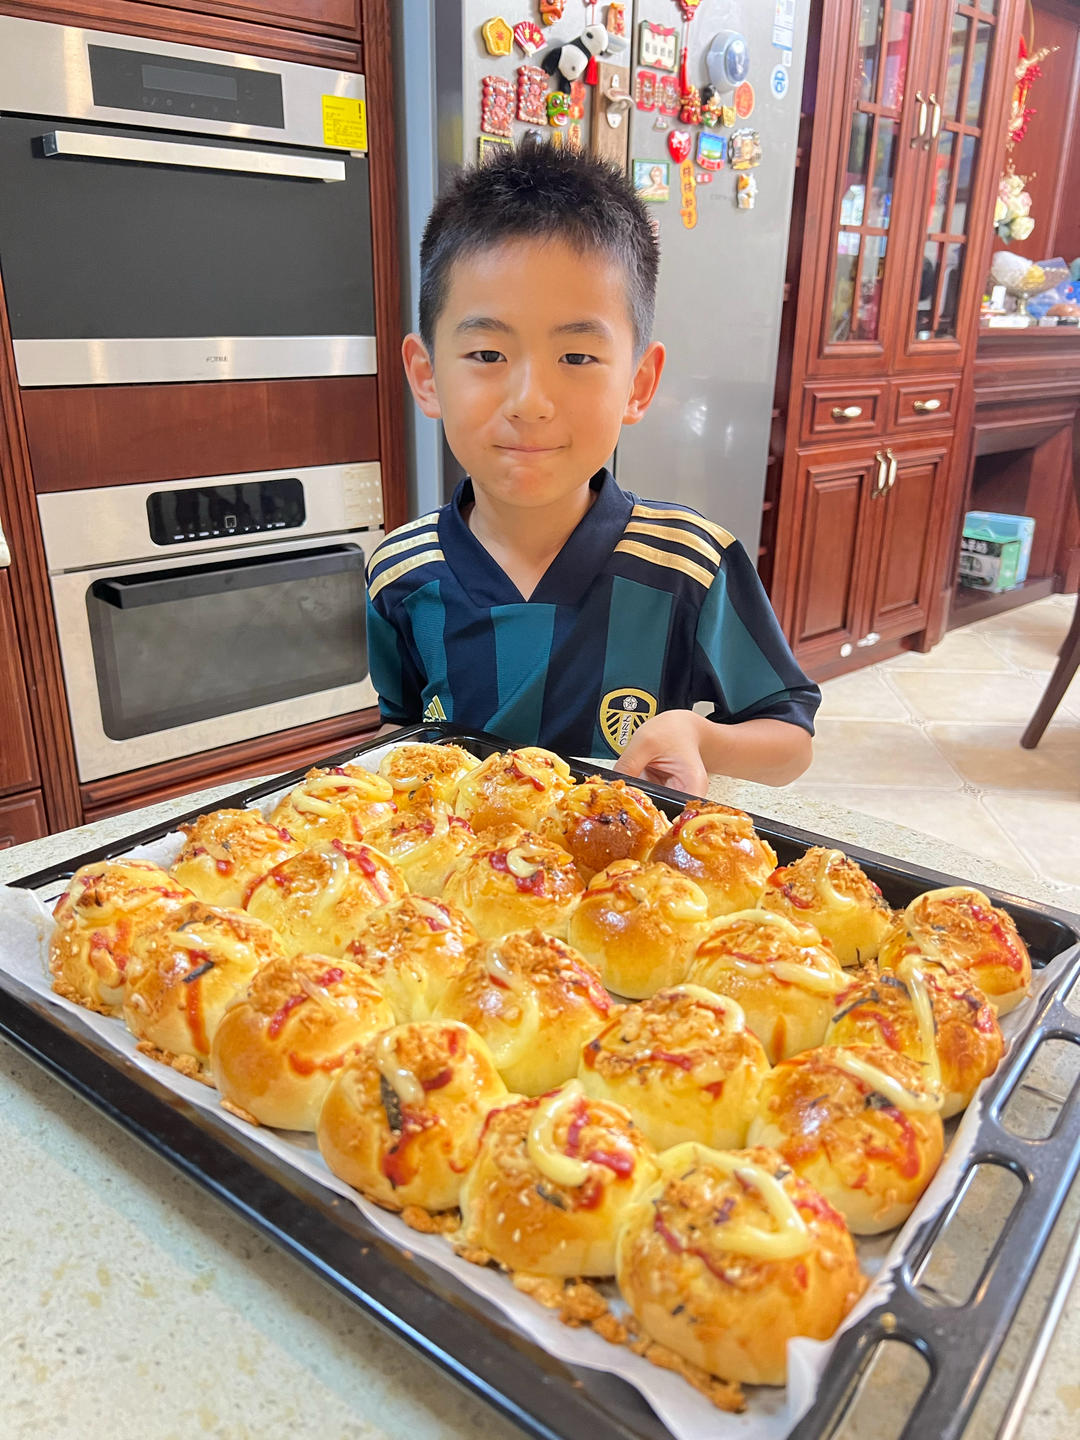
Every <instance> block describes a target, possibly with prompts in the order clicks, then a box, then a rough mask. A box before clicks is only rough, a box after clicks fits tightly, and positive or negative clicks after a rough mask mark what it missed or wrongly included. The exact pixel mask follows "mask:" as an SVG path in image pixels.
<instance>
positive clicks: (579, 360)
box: [402, 239, 664, 509]
mask: <svg viewBox="0 0 1080 1440" xmlns="http://www.w3.org/2000/svg"><path fill="white" fill-rule="evenodd" d="M434 351H435V353H434V356H433V357H431V356H429V355H428V353H427V351H426V349H425V348H424V346H423V343H422V342H421V340H420V338H419V336H416V335H410V336H408V337H407V338H406V340H405V344H404V346H403V351H402V353H403V356H404V360H405V368H406V372H407V374H408V377H409V383H410V385H411V386H412V390H413V393H414V395H415V396H416V399H417V403H418V404H419V406H420V408H421V410H422V411H423V412H424V414H425V415H430V416H434V417H441V419H442V422H443V426H444V428H445V430H446V439H447V443H448V444H449V446H450V448H451V450H452V451H453V452H454V454H455V456H456V457H457V459H458V461H459V462H460V464H461V465H462V466H463V468H464V469H465V470H466V472H467V473H468V474H469V475H470V476H471V477H472V479H473V483H474V485H475V487H476V489H477V490H478V491H479V492H481V493H482V494H483V495H484V496H486V497H488V498H490V499H492V500H495V501H498V502H500V503H502V504H505V505H513V506H520V507H525V508H529V509H531V508H534V507H537V506H542V505H551V504H556V503H558V502H559V501H560V500H562V499H563V498H565V497H566V496H568V495H571V494H573V493H574V492H575V491H577V490H579V489H580V488H581V487H582V486H584V485H586V484H587V483H588V481H589V479H590V478H591V476H593V475H594V474H595V473H596V471H597V470H599V469H600V467H601V466H602V465H603V464H604V463H605V461H606V460H607V458H608V456H609V455H610V454H611V452H612V451H613V450H614V448H615V444H616V442H617V440H618V438H619V430H620V428H621V427H622V426H623V425H632V424H634V423H635V422H636V421H638V420H640V419H641V417H642V415H644V413H645V411H646V409H647V408H648V406H649V402H650V401H651V400H652V397H653V395H654V393H655V391H656V386H657V382H658V381H659V378H660V371H661V368H662V366H663V360H664V351H663V347H662V346H661V345H657V344H654V345H650V346H649V348H648V350H646V352H645V354H644V355H643V356H642V357H641V359H640V360H637V361H635V359H634V332H633V326H632V323H631V319H630V306H629V301H628V297H627V277H626V271H625V269H624V267H623V266H621V265H620V264H619V263H618V261H617V260H614V259H611V258H608V257H607V256H604V255H596V254H584V255H583V254H581V253H579V252H577V251H574V250H572V249H570V247H569V246H567V245H566V244H564V243H563V242H562V241H559V240H552V241H549V242H538V241H534V240H529V239H524V240H513V241H507V242H505V243H504V244H502V245H499V246H496V247H493V248H492V249H490V250H484V251H481V252H480V253H478V254H475V255H471V256H466V257H463V258H461V259H459V260H457V261H456V262H455V264H454V265H453V267H452V269H451V271H450V277H449V285H448V293H447V296H446V303H445V305H444V306H443V309H442V313H441V314H440V315H439V318H438V320H437V322H436V327H435V345H434Z"/></svg>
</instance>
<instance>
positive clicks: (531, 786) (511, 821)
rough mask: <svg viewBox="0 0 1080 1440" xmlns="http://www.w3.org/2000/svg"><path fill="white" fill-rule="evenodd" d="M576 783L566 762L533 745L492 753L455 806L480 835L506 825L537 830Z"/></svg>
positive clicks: (462, 786) (472, 775)
mask: <svg viewBox="0 0 1080 1440" xmlns="http://www.w3.org/2000/svg"><path fill="white" fill-rule="evenodd" d="M573 783H574V781H573V778H572V777H571V775H570V767H569V766H568V765H567V763H566V761H565V760H561V759H560V758H559V756H558V755H553V754H552V752H551V751H550V750H543V749H541V748H540V747H539V746H538V745H529V746H526V748H525V749H523V750H507V751H506V752H505V754H503V753H496V754H494V755H489V756H488V757H487V759H486V760H484V761H483V762H482V763H481V764H480V765H478V766H477V767H476V769H475V770H470V771H469V773H468V774H467V775H466V776H465V777H464V778H463V779H462V781H461V783H460V784H459V785H458V791H457V799H456V800H455V801H454V808H455V809H456V810H457V813H458V814H459V815H464V817H465V819H466V820H468V822H469V824H470V825H471V826H472V828H473V829H474V830H475V831H476V833H477V834H478V835H479V833H480V831H481V830H487V829H490V828H492V827H495V828H501V827H503V826H506V825H520V826H521V827H522V828H523V829H525V830H536V829H538V827H539V825H540V822H541V820H543V818H544V816H545V815H546V814H547V813H548V811H549V810H550V809H551V807H552V806H553V805H554V804H555V803H556V802H557V801H559V800H561V799H562V797H563V796H564V795H565V794H566V792H567V791H568V790H569V789H570V787H571V786H572V785H573Z"/></svg>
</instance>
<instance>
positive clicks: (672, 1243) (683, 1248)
mask: <svg viewBox="0 0 1080 1440" xmlns="http://www.w3.org/2000/svg"><path fill="white" fill-rule="evenodd" d="M653 1229H654V1230H655V1231H656V1233H657V1234H658V1235H659V1236H660V1238H661V1239H662V1240H663V1242H664V1244H665V1245H666V1246H667V1247H668V1249H669V1250H670V1251H671V1252H672V1253H673V1254H674V1255H687V1254H689V1255H695V1256H697V1258H698V1259H699V1260H700V1261H701V1263H702V1264H703V1265H704V1266H705V1268H706V1269H707V1270H708V1271H709V1272H710V1273H711V1274H713V1275H715V1276H716V1278H717V1279H718V1280H722V1281H723V1282H724V1284H725V1285H730V1284H731V1277H730V1276H729V1275H728V1273H727V1271H726V1270H723V1269H721V1268H720V1266H719V1265H717V1264H716V1262H715V1261H714V1260H713V1258H712V1256H711V1255H710V1254H709V1252H708V1251H707V1250H703V1249H702V1248H701V1247H700V1246H699V1245H684V1244H683V1242H682V1241H681V1240H680V1239H679V1237H678V1236H677V1235H676V1234H675V1233H674V1231H672V1230H669V1229H668V1227H667V1225H665V1224H664V1221H663V1220H662V1219H661V1216H660V1212H659V1210H658V1211H657V1212H656V1214H655V1215H654V1216H653Z"/></svg>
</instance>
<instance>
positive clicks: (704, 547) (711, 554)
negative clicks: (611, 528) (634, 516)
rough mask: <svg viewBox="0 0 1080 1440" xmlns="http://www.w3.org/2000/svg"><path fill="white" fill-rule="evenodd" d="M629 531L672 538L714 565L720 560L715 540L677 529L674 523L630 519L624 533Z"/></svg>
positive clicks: (657, 538)
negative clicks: (653, 523)
mask: <svg viewBox="0 0 1080 1440" xmlns="http://www.w3.org/2000/svg"><path fill="white" fill-rule="evenodd" d="M631 532H633V533H634V534H635V535H651V536H652V537H653V539H654V540H674V541H675V543H676V544H677V545H684V546H685V547H686V548H687V549H688V550H696V551H697V552H698V554H699V555H704V556H705V558H706V560H711V561H712V563H713V564H714V565H718V564H719V562H720V557H719V556H718V555H717V553H716V544H715V542H713V541H710V540H703V539H702V538H701V536H700V535H693V534H691V532H690V531H689V530H679V529H676V527H675V526H674V525H649V524H648V523H647V522H646V521H644V520H631V521H630V523H629V525H627V527H626V531H625V533H626V534H629V533H631Z"/></svg>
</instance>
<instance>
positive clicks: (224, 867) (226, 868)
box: [214, 860, 236, 875]
mask: <svg viewBox="0 0 1080 1440" xmlns="http://www.w3.org/2000/svg"><path fill="white" fill-rule="evenodd" d="M214 865H215V866H216V867H217V872H218V874H219V875H231V874H232V872H233V871H234V870H235V868H236V866H235V865H234V864H233V862H232V861H231V860H215V861H214Z"/></svg>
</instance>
